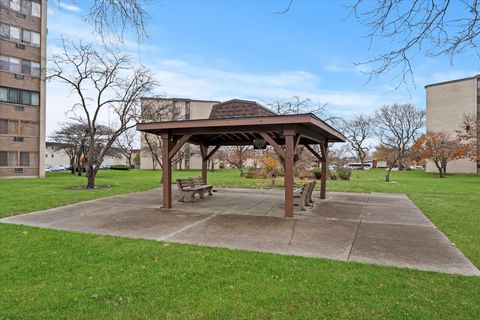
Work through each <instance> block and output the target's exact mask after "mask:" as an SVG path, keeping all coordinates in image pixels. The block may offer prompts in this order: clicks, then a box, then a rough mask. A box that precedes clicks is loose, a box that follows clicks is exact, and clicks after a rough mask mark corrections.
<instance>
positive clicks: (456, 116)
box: [425, 75, 480, 173]
mask: <svg viewBox="0 0 480 320" xmlns="http://www.w3.org/2000/svg"><path fill="white" fill-rule="evenodd" d="M425 90H426V97H427V103H426V111H427V130H432V131H439V130H443V131H446V132H447V133H450V134H451V137H452V138H453V137H454V136H455V130H457V129H458V128H459V127H460V124H461V122H462V120H463V117H464V115H465V114H469V115H473V116H474V117H476V119H477V121H478V120H479V119H480V75H476V76H473V77H469V78H463V79H457V80H452V81H446V82H440V83H434V84H429V85H427V86H425ZM479 141H480V137H479ZM477 145H478V144H477ZM477 148H478V147H477ZM477 154H480V150H477ZM479 160H480V159H479ZM427 171H428V172H436V171H437V169H436V168H435V165H434V164H433V163H431V162H427ZM448 172H451V173H480V161H471V160H469V159H460V160H455V161H451V162H449V163H448Z"/></svg>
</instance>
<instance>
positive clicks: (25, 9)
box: [22, 0, 32, 15]
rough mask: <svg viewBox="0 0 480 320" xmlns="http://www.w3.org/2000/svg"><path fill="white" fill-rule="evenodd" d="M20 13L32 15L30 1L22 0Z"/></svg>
mask: <svg viewBox="0 0 480 320" xmlns="http://www.w3.org/2000/svg"><path fill="white" fill-rule="evenodd" d="M22 13H24V14H28V15H32V1H28V0H23V1H22Z"/></svg>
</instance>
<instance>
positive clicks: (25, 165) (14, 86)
mask: <svg viewBox="0 0 480 320" xmlns="http://www.w3.org/2000/svg"><path fill="white" fill-rule="evenodd" d="M46 36H47V1H46V0H33V1H30V0H1V1H0V178H2V177H4V178H5V177H43V176H44V175H45V173H44V159H45V157H44V154H45V69H46Z"/></svg>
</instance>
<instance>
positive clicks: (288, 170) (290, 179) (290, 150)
mask: <svg viewBox="0 0 480 320" xmlns="http://www.w3.org/2000/svg"><path fill="white" fill-rule="evenodd" d="M284 135H285V217H287V218H293V184H294V173H293V166H294V163H293V162H294V159H293V158H294V156H295V130H285V131H284Z"/></svg>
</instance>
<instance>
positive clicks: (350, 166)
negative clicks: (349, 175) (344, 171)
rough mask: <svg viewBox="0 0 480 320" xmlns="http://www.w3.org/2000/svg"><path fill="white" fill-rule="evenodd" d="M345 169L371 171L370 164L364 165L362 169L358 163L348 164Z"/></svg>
mask: <svg viewBox="0 0 480 320" xmlns="http://www.w3.org/2000/svg"><path fill="white" fill-rule="evenodd" d="M345 168H348V169H352V170H362V169H363V170H370V169H372V164H371V163H368V162H367V163H364V164H363V167H362V164H361V163H360V162H349V163H347V165H346V166H345Z"/></svg>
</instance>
